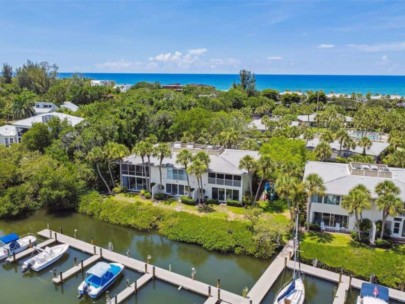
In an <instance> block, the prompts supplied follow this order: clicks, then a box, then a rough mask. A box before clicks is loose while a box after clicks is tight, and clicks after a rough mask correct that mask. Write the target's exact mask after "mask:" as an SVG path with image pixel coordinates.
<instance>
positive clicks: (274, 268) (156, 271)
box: [15, 229, 405, 304]
mask: <svg viewBox="0 0 405 304" xmlns="http://www.w3.org/2000/svg"><path fill="white" fill-rule="evenodd" d="M38 234H39V235H40V236H42V237H45V238H49V240H47V241H45V242H43V243H41V244H40V245H38V246H42V247H44V246H47V245H49V244H51V243H53V242H55V241H57V242H59V243H65V244H68V245H69V246H70V247H72V248H75V249H77V250H80V251H82V252H85V253H88V254H90V255H91V257H90V258H88V259H86V260H82V261H81V262H80V263H79V264H78V265H75V266H74V267H72V268H71V269H69V270H67V271H65V272H63V273H62V272H60V273H59V277H55V278H54V279H53V282H54V283H56V284H60V283H63V281H64V280H67V279H68V278H70V277H72V276H73V275H75V274H76V273H78V272H80V271H83V270H84V268H86V267H87V266H89V265H91V264H93V263H94V262H96V261H98V260H100V259H105V260H107V261H111V262H116V263H121V264H123V265H124V266H125V267H126V268H128V269H132V270H135V271H137V272H139V273H143V276H142V277H140V278H139V279H138V280H136V281H135V282H133V283H131V284H129V282H128V283H127V288H125V289H124V290H122V291H121V292H120V293H118V294H116V295H114V296H113V297H111V298H109V299H108V300H107V304H119V303H122V302H123V301H125V300H126V299H128V298H129V297H130V296H131V295H133V294H135V293H137V292H138V290H139V289H140V288H142V287H143V286H145V285H146V284H147V283H148V282H150V281H151V280H152V279H155V278H156V279H160V280H162V281H164V282H167V283H170V284H172V285H175V286H179V289H180V288H184V289H187V290H189V291H192V292H194V293H197V294H199V295H202V296H206V297H207V300H206V301H205V304H215V303H219V302H222V303H232V304H259V303H261V301H262V300H263V299H264V298H265V296H266V295H267V293H268V291H269V290H270V288H271V287H272V286H273V285H274V282H275V281H276V280H277V278H279V276H280V275H281V274H282V272H283V271H284V269H285V268H290V269H292V268H294V262H293V261H292V260H291V257H292V255H293V254H294V252H293V251H294V246H293V242H292V241H290V242H288V243H287V245H286V246H285V247H284V248H283V250H282V251H281V252H280V253H279V254H278V255H277V257H276V258H275V259H274V260H273V262H272V263H271V264H270V265H269V267H268V268H267V269H266V270H265V272H264V273H263V275H262V276H261V277H260V278H259V280H258V281H257V282H256V284H255V285H254V286H253V287H252V288H251V290H250V291H249V293H248V294H247V297H246V298H244V297H242V296H241V295H238V294H235V293H232V292H229V291H225V290H222V289H221V288H220V282H218V283H217V286H212V285H209V284H206V283H203V282H200V281H198V280H194V278H189V277H186V276H184V275H180V274H177V273H175V272H172V271H169V270H166V269H163V268H160V267H157V266H154V265H151V264H148V263H145V262H142V261H139V260H137V259H134V258H131V257H129V256H126V255H123V254H120V253H117V252H113V251H111V250H107V249H104V248H102V247H98V246H95V245H94V244H90V243H87V242H85V241H81V240H78V239H77V238H73V237H70V236H67V235H64V234H62V233H58V232H55V231H52V230H49V229H44V230H42V231H40V232H38ZM33 250H34V249H33V248H31V249H28V250H26V251H24V252H22V253H20V254H19V255H15V257H16V260H17V259H19V258H22V257H24V256H27V255H28V254H30V253H32V252H33ZM300 268H301V271H302V272H303V273H305V274H308V275H311V276H314V277H317V278H320V279H323V280H327V281H331V282H334V283H337V284H338V288H337V290H336V294H335V298H334V301H333V304H344V303H345V302H346V299H347V295H348V292H349V290H350V288H351V287H354V288H357V289H360V288H361V285H362V283H364V282H365V281H362V280H359V279H354V278H352V277H348V276H346V275H343V274H340V273H336V272H332V271H328V270H325V269H321V268H317V267H313V266H310V265H306V264H301V265H300ZM389 294H390V298H392V299H394V300H399V301H403V299H405V292H402V291H399V290H395V289H391V288H390V289H389Z"/></svg>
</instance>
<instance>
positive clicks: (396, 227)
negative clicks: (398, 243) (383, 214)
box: [392, 222, 401, 234]
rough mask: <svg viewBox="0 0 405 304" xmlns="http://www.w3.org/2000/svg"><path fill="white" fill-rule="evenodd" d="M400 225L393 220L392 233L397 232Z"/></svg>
mask: <svg viewBox="0 0 405 304" xmlns="http://www.w3.org/2000/svg"><path fill="white" fill-rule="evenodd" d="M400 225H401V223H400V222H394V230H393V231H392V233H393V234H398V233H399V226H400Z"/></svg>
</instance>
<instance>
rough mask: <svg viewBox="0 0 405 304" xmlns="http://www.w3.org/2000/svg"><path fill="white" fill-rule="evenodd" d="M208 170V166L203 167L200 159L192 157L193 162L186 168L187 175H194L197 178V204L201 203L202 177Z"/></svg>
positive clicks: (203, 164)
mask: <svg viewBox="0 0 405 304" xmlns="http://www.w3.org/2000/svg"><path fill="white" fill-rule="evenodd" d="M207 170H208V166H207V165H205V163H204V162H202V161H201V159H199V158H196V157H194V159H193V162H192V163H191V164H190V166H189V167H188V173H190V174H194V175H195V176H196V178H197V191H198V202H199V203H201V202H202V201H203V186H202V175H203V174H204V172H206V171H207Z"/></svg>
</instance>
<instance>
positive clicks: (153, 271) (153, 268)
mask: <svg viewBox="0 0 405 304" xmlns="http://www.w3.org/2000/svg"><path fill="white" fill-rule="evenodd" d="M152 273H153V278H155V277H156V276H155V266H153V267H152Z"/></svg>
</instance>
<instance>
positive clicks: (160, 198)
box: [154, 193, 166, 201]
mask: <svg viewBox="0 0 405 304" xmlns="http://www.w3.org/2000/svg"><path fill="white" fill-rule="evenodd" d="M165 198H166V195H165V194H164V193H156V194H155V196H154V199H155V200H157V201H163V200H164V199H165Z"/></svg>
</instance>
